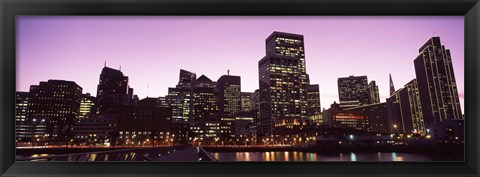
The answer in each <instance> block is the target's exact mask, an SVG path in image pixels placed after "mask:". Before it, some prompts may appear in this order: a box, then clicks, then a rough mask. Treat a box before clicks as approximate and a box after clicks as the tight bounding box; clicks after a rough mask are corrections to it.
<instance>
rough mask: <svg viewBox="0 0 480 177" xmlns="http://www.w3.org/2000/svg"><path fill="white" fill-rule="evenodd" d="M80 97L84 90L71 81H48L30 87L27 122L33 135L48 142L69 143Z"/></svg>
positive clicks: (78, 108)
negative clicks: (30, 125)
mask: <svg viewBox="0 0 480 177" xmlns="http://www.w3.org/2000/svg"><path fill="white" fill-rule="evenodd" d="M81 98H82V88H81V87H80V86H78V85H77V84H76V83H75V82H72V81H64V80H48V81H47V82H40V84H39V85H32V86H30V96H29V98H28V114H27V117H28V120H27V121H28V122H29V123H31V124H32V131H33V132H35V133H34V134H35V135H34V136H37V137H39V136H41V137H42V138H45V141H47V142H66V141H70V139H71V138H72V137H73V131H72V129H73V125H74V124H75V123H77V121H78V116H79V114H80V102H81ZM43 127H44V128H43Z"/></svg>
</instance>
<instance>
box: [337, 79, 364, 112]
mask: <svg viewBox="0 0 480 177" xmlns="http://www.w3.org/2000/svg"><path fill="white" fill-rule="evenodd" d="M369 97H370V96H369V93H368V80H367V76H349V77H342V78H338V98H339V100H340V104H349V103H350V102H356V103H358V105H356V106H359V105H364V104H369V103H370V98H369Z"/></svg>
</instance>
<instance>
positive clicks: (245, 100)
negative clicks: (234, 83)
mask: <svg viewBox="0 0 480 177" xmlns="http://www.w3.org/2000/svg"><path fill="white" fill-rule="evenodd" d="M252 94H253V93H252V92H241V93H240V102H241V105H242V109H241V111H250V110H251V102H250V97H251V96H252Z"/></svg>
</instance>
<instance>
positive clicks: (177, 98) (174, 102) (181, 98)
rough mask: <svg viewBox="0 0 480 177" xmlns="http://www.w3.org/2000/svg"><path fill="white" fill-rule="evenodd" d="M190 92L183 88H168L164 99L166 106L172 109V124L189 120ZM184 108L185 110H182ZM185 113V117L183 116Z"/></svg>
mask: <svg viewBox="0 0 480 177" xmlns="http://www.w3.org/2000/svg"><path fill="white" fill-rule="evenodd" d="M189 93H190V90H189V89H185V88H174V87H170V88H168V95H167V96H166V97H165V100H166V102H167V104H168V105H169V106H170V107H171V108H172V120H173V122H185V121H188V120H189V113H190V109H189V103H186V102H189V101H188V100H186V99H185V98H189V95H187V94H189ZM184 108H185V110H184ZM184 112H185V116H184Z"/></svg>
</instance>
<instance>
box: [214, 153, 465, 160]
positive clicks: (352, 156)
mask: <svg viewBox="0 0 480 177" xmlns="http://www.w3.org/2000/svg"><path fill="white" fill-rule="evenodd" d="M211 154H212V156H213V157H214V158H215V159H217V160H218V161H219V162H234V161H275V162H285V161H295V162H305V161H314V162H324V161H360V162H378V161H381V162H390V161H406V162H428V161H463V154H459V155H457V154H443V155H438V154H435V155H433V154H429V155H426V154H414V153H397V152H377V153H353V152H352V153H332V154H318V153H311V152H299V151H271V152H212V153H211Z"/></svg>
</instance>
